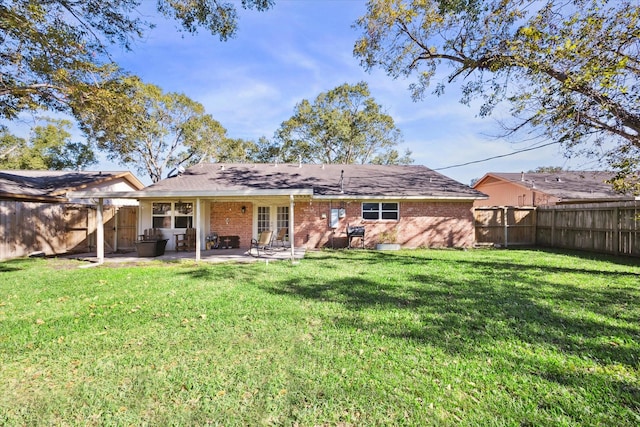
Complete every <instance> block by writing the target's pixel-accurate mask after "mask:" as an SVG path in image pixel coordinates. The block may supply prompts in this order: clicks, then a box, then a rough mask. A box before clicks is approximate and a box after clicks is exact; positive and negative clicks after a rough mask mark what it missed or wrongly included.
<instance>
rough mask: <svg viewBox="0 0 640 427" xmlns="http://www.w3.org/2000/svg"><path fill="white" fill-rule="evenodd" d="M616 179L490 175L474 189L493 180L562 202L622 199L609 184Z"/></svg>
mask: <svg viewBox="0 0 640 427" xmlns="http://www.w3.org/2000/svg"><path fill="white" fill-rule="evenodd" d="M613 176H614V174H613V173H612V172H602V171H578V172H576V171H561V172H548V173H546V172H545V173H533V172H526V173H525V172H520V173H501V172H489V173H487V174H486V175H485V176H483V177H482V178H481V179H479V180H478V181H477V182H476V183H475V184H474V185H473V188H477V187H478V186H479V185H480V184H482V182H483V181H486V180H488V179H490V178H491V177H493V178H496V179H500V180H503V181H509V182H511V183H513V184H515V185H519V186H522V187H524V188H527V189H534V190H535V191H538V192H541V193H546V194H549V195H551V196H554V197H557V198H558V199H560V200H576V199H610V198H621V197H622V195H621V194H620V193H617V192H615V191H614V190H613V187H612V186H611V184H607V183H606V182H605V181H607V180H609V179H611V178H613Z"/></svg>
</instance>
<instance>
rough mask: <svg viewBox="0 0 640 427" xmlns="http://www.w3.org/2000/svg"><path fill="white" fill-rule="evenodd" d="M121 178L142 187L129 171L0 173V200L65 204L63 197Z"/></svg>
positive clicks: (11, 171)
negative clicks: (59, 202) (62, 202)
mask: <svg viewBox="0 0 640 427" xmlns="http://www.w3.org/2000/svg"><path fill="white" fill-rule="evenodd" d="M119 178H122V179H124V180H126V181H127V182H129V184H131V186H132V187H133V188H135V189H137V190H140V189H142V188H144V185H143V184H142V183H141V182H140V181H139V180H138V179H137V178H136V177H135V176H133V174H131V172H128V171H112V172H104V171H43V170H0V198H4V199H21V200H33V201H64V200H66V193H67V192H70V191H80V190H84V189H86V188H87V187H89V186H91V185H96V184H100V183H106V182H109V181H113V180H116V179H119Z"/></svg>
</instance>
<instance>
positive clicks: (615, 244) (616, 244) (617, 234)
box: [612, 206, 620, 255]
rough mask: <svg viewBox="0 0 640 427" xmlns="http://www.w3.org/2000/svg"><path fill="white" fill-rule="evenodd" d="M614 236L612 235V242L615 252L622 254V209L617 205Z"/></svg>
mask: <svg viewBox="0 0 640 427" xmlns="http://www.w3.org/2000/svg"><path fill="white" fill-rule="evenodd" d="M612 220H613V224H612V225H613V236H612V244H613V253H614V254H616V255H619V254H620V209H619V208H618V207H617V206H616V207H615V208H613V218H612Z"/></svg>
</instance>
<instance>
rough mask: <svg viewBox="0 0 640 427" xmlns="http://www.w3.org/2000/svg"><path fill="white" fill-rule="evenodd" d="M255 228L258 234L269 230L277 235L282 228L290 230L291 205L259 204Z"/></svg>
mask: <svg viewBox="0 0 640 427" xmlns="http://www.w3.org/2000/svg"><path fill="white" fill-rule="evenodd" d="M255 228H256V235H258V234H260V233H261V232H263V231H268V230H271V231H273V234H274V235H275V234H276V233H277V232H278V230H280V229H281V228H285V229H287V230H289V206H258V209H257V212H256V217H255ZM288 235H289V232H288V231H287V236H288Z"/></svg>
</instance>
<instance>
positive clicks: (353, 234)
mask: <svg viewBox="0 0 640 427" xmlns="http://www.w3.org/2000/svg"><path fill="white" fill-rule="evenodd" d="M352 239H360V245H361V247H362V249H364V227H360V226H355V227H351V226H349V225H347V240H348V241H349V249H351V248H352V247H353V246H351V240H352Z"/></svg>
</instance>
